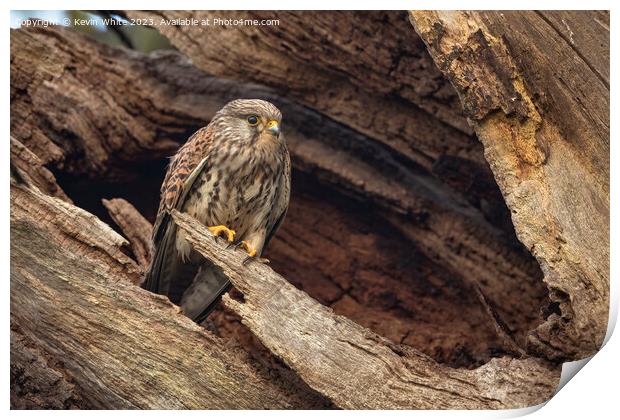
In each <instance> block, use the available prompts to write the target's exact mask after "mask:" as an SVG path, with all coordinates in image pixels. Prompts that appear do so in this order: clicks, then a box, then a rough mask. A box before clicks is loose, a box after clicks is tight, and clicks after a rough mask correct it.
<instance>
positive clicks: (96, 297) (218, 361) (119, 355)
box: [11, 179, 329, 409]
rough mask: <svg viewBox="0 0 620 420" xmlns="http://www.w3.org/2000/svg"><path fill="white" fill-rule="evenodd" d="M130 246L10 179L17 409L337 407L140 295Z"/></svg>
mask: <svg viewBox="0 0 620 420" xmlns="http://www.w3.org/2000/svg"><path fill="white" fill-rule="evenodd" d="M124 243H125V240H124V239H122V238H121V237H120V236H119V235H118V234H116V233H115V232H114V231H112V230H111V229H110V228H109V227H108V226H107V225H105V224H104V223H102V222H101V221H99V220H98V219H97V218H96V217H95V216H93V215H91V214H89V213H87V212H85V211H84V210H81V209H79V208H78V207H75V206H72V205H70V204H67V203H64V202H62V201H60V200H58V199H55V198H52V197H49V196H46V195H44V194H42V193H41V192H39V191H38V189H36V188H35V187H32V186H27V185H24V184H19V183H16V181H15V180H14V179H13V180H12V183H11V328H12V352H13V354H15V355H16V357H12V358H11V372H12V379H13V383H14V384H17V385H14V386H12V395H11V397H12V398H11V399H12V402H13V403H15V404H16V405H14V406H13V407H14V408H19V407H21V408H28V407H29V406H32V405H34V406H35V407H38V408H42V407H45V406H52V407H56V408H70V407H73V406H79V407H82V408H115V409H118V408H161V409H171V408H202V409H206V408H210V409H217V408H242V407H243V408H249V409H260V408H321V407H326V406H329V402H327V401H326V400H325V399H324V398H322V397H320V396H319V395H317V394H315V393H313V392H312V391H310V390H308V389H301V390H300V389H299V388H298V387H297V386H296V385H295V384H292V383H290V382H286V381H283V380H282V379H281V378H278V377H275V378H274V375H273V374H270V372H266V371H264V370H261V369H259V368H257V367H256V366H254V365H253V364H252V363H251V362H250V361H249V360H248V358H247V355H245V354H244V352H243V351H242V350H239V349H237V348H235V347H233V346H231V345H229V344H228V343H225V342H224V341H223V340H221V339H220V338H218V337H215V336H213V335H212V334H211V333H209V332H207V331H205V330H204V329H203V328H201V327H200V326H198V325H196V324H195V323H193V322H192V321H191V320H190V319H189V318H187V317H185V316H183V315H182V314H180V310H179V308H178V307H176V306H174V305H172V304H171V303H170V302H169V301H168V299H167V298H165V297H161V296H158V295H153V294H151V293H148V292H146V291H145V290H142V289H140V288H139V287H138V286H135V285H133V284H132V283H137V281H136V280H137V278H140V276H139V275H138V274H139V272H140V269H139V267H138V265H137V264H136V263H135V262H134V261H133V260H131V259H130V258H128V257H127V256H126V255H124V254H123V253H122V252H121V246H122V245H123V244H124ZM18 397H19V398H18ZM37 399H39V400H42V402H37ZM50 401H51V402H50Z"/></svg>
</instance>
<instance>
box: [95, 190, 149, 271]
mask: <svg viewBox="0 0 620 420" xmlns="http://www.w3.org/2000/svg"><path fill="white" fill-rule="evenodd" d="M102 202H103V205H104V206H105V207H106V209H108V212H109V213H110V216H111V217H112V219H113V220H114V222H115V223H116V224H117V225H118V227H119V228H120V229H121V231H123V234H124V235H125V237H126V238H127V240H128V241H129V245H130V246H131V250H132V252H133V256H134V258H135V260H136V261H137V262H138V264H140V267H142V269H143V270H146V267H147V266H148V264H149V262H150V261H151V258H152V251H153V245H152V243H151V242H152V240H151V234H152V232H153V226H152V225H151V224H150V223H149V221H148V220H146V219H145V218H144V217H143V216H142V215H141V214H140V212H138V210H136V208H135V207H134V206H132V205H131V203H129V202H127V200H123V199H122V198H113V199H111V200H106V199H103V200H102Z"/></svg>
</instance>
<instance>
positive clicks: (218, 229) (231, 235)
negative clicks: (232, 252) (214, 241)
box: [208, 225, 235, 242]
mask: <svg viewBox="0 0 620 420" xmlns="http://www.w3.org/2000/svg"><path fill="white" fill-rule="evenodd" d="M208 229H209V230H210V231H211V233H212V234H214V235H215V236H221V234H222V233H224V234H225V235H226V240H227V241H228V242H232V241H233V240H234V239H235V231H234V230H232V229H228V228H227V227H226V226H224V225H217V226H209V227H208Z"/></svg>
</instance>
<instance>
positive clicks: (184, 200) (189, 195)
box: [142, 99, 291, 323]
mask: <svg viewBox="0 0 620 420" xmlns="http://www.w3.org/2000/svg"><path fill="white" fill-rule="evenodd" d="M281 124H282V113H281V112H280V110H279V109H278V108H277V107H276V106H275V105H273V104H272V103H271V102H268V101H264V100H261V99H236V100H233V101H231V102H229V103H227V104H226V105H224V106H223V107H222V108H221V109H220V110H219V111H218V112H217V113H215V115H214V116H213V118H212V119H211V121H210V122H209V124H207V126H205V127H203V128H201V129H199V130H198V131H196V132H195V133H194V134H193V135H192V136H191V137H190V138H189V140H188V141H187V142H186V143H185V144H184V145H183V146H182V147H180V148H179V150H178V151H177V153H176V154H175V155H174V157H173V158H172V159H171V161H170V164H169V166H168V169H167V171H166V175H165V177H164V181H163V184H162V186H161V199H160V204H159V209H158V212H157V217H156V220H155V224H154V225H153V236H152V245H153V258H152V260H151V263H150V264H149V267H148V268H147V270H146V273H145V277H144V282H143V283H142V286H143V287H144V288H145V289H146V290H149V291H151V292H154V293H158V294H163V295H167V296H168V298H169V299H170V300H171V301H172V302H173V303H175V304H179V306H180V307H181V309H182V311H183V313H184V314H185V315H187V316H188V317H190V318H192V319H193V320H194V321H196V322H198V323H201V322H202V321H203V320H204V319H205V318H206V317H207V316H208V315H209V313H210V312H211V311H212V310H213V309H214V308H215V306H216V305H217V303H218V302H219V298H220V297H221V295H223V294H224V293H226V292H227V291H228V290H229V289H230V287H231V284H230V281H229V280H228V278H227V277H226V276H225V275H224V273H223V272H222V270H221V269H220V268H219V267H217V266H216V265H215V264H213V262H211V261H209V260H207V259H206V258H204V257H203V256H202V255H200V254H199V253H198V252H197V251H195V250H193V249H192V246H191V244H190V243H189V242H188V240H187V239H186V237H185V233H184V232H183V231H182V230H180V229H177V226H176V225H175V223H174V220H173V219H172V217H171V215H170V212H171V210H172V209H176V210H178V211H180V212H183V213H186V214H189V215H191V216H193V217H194V218H196V219H197V220H198V221H199V222H200V223H202V224H204V225H205V226H206V227H207V228H208V229H209V231H211V233H212V234H213V235H215V236H216V239H217V238H222V239H224V240H226V241H227V242H228V243H229V246H235V247H241V248H243V249H245V251H246V252H247V254H248V257H247V258H246V260H244V263H246V262H248V261H253V260H256V261H259V262H269V261H268V260H266V259H263V258H262V257H261V255H262V253H263V250H264V249H265V247H266V246H267V244H269V241H270V240H271V239H272V238H273V235H274V234H275V233H276V231H277V230H278V228H279V227H280V225H281V224H282V221H283V220H284V217H285V216H286V213H287V210H288V205H289V199H290V190H291V160H290V155H289V152H288V148H287V145H286V141H285V139H284V136H283V135H282V133H281ZM220 241H221V239H220Z"/></svg>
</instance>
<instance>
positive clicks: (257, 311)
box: [172, 211, 560, 409]
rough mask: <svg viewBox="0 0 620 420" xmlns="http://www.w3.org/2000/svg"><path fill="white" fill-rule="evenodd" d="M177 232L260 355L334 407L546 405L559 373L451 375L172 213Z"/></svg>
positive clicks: (530, 364) (506, 363)
mask: <svg viewBox="0 0 620 420" xmlns="http://www.w3.org/2000/svg"><path fill="white" fill-rule="evenodd" d="M172 215H173V218H174V220H175V222H176V223H177V225H178V226H179V227H180V228H181V229H183V230H184V231H185V232H186V233H187V238H188V240H189V241H190V242H191V243H192V244H193V245H194V248H195V249H196V250H197V251H198V252H200V253H201V254H202V255H203V256H205V257H206V258H208V259H210V260H211V261H213V262H214V263H215V264H216V265H218V266H219V267H221V268H222V270H223V271H224V273H225V274H226V275H227V276H228V277H229V279H230V280H231V282H232V283H233V285H234V286H235V287H236V288H237V289H238V290H239V291H240V292H241V293H242V294H243V297H242V299H241V301H237V300H234V299H232V298H230V297H228V296H225V297H224V302H225V304H226V306H228V307H230V308H231V309H232V310H234V311H235V312H237V313H238V314H239V315H240V316H241V317H242V320H243V323H244V324H245V325H247V326H248V327H249V328H250V329H251V330H252V331H253V332H254V334H256V336H257V337H258V338H259V339H260V340H261V341H262V342H263V344H264V345H265V346H267V348H269V349H270V350H271V351H272V352H274V353H275V354H276V355H278V356H279V357H280V358H282V360H284V361H285V362H286V363H287V364H288V365H289V366H290V367H291V368H293V369H294V370H295V371H296V372H297V373H298V374H299V375H300V376H301V377H302V379H303V380H304V381H305V382H306V383H308V385H310V386H311V387H312V388H314V389H315V390H317V391H319V392H320V393H321V394H323V395H325V396H327V397H329V398H330V399H331V400H332V401H333V402H334V403H335V404H337V405H338V406H339V407H342V408H349V409H362V408H364V409H377V408H382V409H398V408H400V409H403V408H421V409H424V408H426V409H432V408H453V409H454V408H460V409H464V408H468V409H476V408H477V409H484V408H486V409H488V408H516V407H526V406H531V405H535V404H538V403H541V402H543V401H545V400H547V399H548V398H550V397H551V394H552V393H553V390H554V389H555V387H556V386H557V383H558V380H559V374H560V370H559V369H558V368H557V367H554V366H553V365H550V364H547V363H546V362H544V361H542V360H539V359H533V358H530V359H522V360H513V359H510V358H499V359H493V360H492V361H491V362H489V363H487V364H486V365H484V366H482V367H480V368H478V369H475V370H466V369H452V368H448V367H445V366H442V365H440V364H438V363H436V362H434V361H433V360H432V359H430V358H429V357H428V356H425V355H424V354H422V353H420V352H418V351H416V350H414V349H412V348H410V347H408V346H400V345H395V344H393V343H391V342H390V341H389V340H386V339H385V338H382V337H380V336H378V335H377V334H375V333H373V332H372V331H370V330H368V329H365V328H363V327H360V326H359V325H357V324H355V323H354V322H352V321H350V320H349V319H347V318H345V317H342V316H338V315H335V314H334V313H333V312H332V311H331V310H330V309H329V308H326V307H324V306H322V305H321V304H319V303H318V302H317V301H315V300H314V299H312V298H310V297H309V296H308V295H307V294H306V293H304V292H302V291H300V290H298V289H296V288H295V287H293V286H291V285H290V284H289V283H288V282H287V281H286V280H285V279H284V278H282V277H281V276H280V275H278V274H277V273H275V272H274V271H273V270H272V269H271V268H269V267H268V266H267V265H265V264H261V263H250V264H248V265H243V264H242V262H243V260H244V258H245V256H246V255H245V253H244V252H243V251H242V250H227V249H226V248H225V247H224V246H220V245H217V243H216V242H215V239H214V237H213V236H212V235H211V234H210V233H209V231H208V230H207V229H206V227H204V226H202V225H201V224H200V223H199V222H197V221H196V220H195V219H193V218H192V217H191V216H188V215H186V214H183V213H179V212H178V211H173V213H172Z"/></svg>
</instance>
